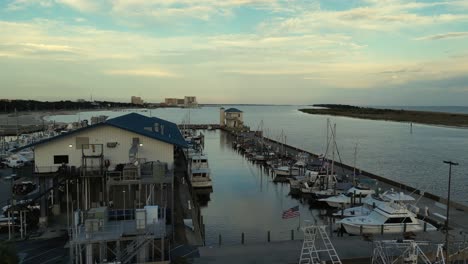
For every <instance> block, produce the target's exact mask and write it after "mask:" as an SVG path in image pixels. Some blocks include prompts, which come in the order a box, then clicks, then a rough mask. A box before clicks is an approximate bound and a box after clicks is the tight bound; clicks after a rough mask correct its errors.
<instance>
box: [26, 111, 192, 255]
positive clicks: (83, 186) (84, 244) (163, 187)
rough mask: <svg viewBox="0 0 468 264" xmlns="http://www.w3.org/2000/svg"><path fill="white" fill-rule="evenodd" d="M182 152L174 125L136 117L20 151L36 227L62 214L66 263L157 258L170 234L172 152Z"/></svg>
mask: <svg viewBox="0 0 468 264" xmlns="http://www.w3.org/2000/svg"><path fill="white" fill-rule="evenodd" d="M186 146H187V143H186V142H185V140H184V138H183V137H182V135H181V133H180V131H179V129H178V127H177V125H176V124H174V123H171V122H168V121H166V120H162V119H159V118H156V117H146V116H143V115H140V114H136V113H130V114H127V115H124V116H120V117H116V118H113V119H109V120H106V121H103V122H99V123H96V124H94V125H90V126H87V127H83V128H80V129H77V130H74V131H71V132H69V133H64V134H60V135H58V136H56V137H53V138H49V139H46V140H42V141H39V142H36V143H33V144H30V145H27V146H24V147H23V148H29V147H33V148H34V158H35V168H34V174H35V177H36V179H37V180H38V182H39V185H40V192H41V193H43V194H44V195H43V196H42V198H41V205H40V208H41V218H40V224H41V225H42V226H44V227H45V226H46V225H47V221H48V217H53V216H56V215H61V214H62V215H63V214H64V213H65V212H66V216H67V217H66V219H67V224H68V225H69V228H70V235H71V237H70V257H71V260H72V263H94V262H95V261H98V262H99V263H102V262H103V261H104V260H107V261H109V260H112V261H116V262H122V263H129V262H132V263H134V262H139V263H142V262H146V261H157V260H163V259H164V258H165V256H164V255H165V254H164V252H165V251H166V250H165V249H167V248H168V245H167V244H168V239H169V238H170V237H172V234H173V233H172V232H173V231H174V221H173V219H174V215H173V213H174V210H173V209H174V196H173V195H174V189H173V186H174V185H173V182H174V154H175V152H176V151H177V150H178V149H180V148H185V147H186ZM51 190H54V191H53V192H50V191H51ZM59 190H61V191H59ZM64 190H66V191H64ZM47 193H51V194H53V195H52V196H53V197H52V199H50V200H49V199H47V197H48V195H47ZM47 208H52V215H49V212H48V210H46V209H47Z"/></svg>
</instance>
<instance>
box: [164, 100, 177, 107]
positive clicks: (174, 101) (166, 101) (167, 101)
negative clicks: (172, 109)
mask: <svg viewBox="0 0 468 264" xmlns="http://www.w3.org/2000/svg"><path fill="white" fill-rule="evenodd" d="M164 104H165V105H167V106H177V98H166V99H164Z"/></svg>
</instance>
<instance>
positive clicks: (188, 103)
mask: <svg viewBox="0 0 468 264" xmlns="http://www.w3.org/2000/svg"><path fill="white" fill-rule="evenodd" d="M184 107H198V103H197V97H195V96H185V97H184Z"/></svg>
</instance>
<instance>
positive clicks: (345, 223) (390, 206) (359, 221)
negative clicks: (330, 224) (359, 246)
mask: <svg viewBox="0 0 468 264" xmlns="http://www.w3.org/2000/svg"><path fill="white" fill-rule="evenodd" d="M339 223H340V224H341V225H342V227H343V228H344V229H345V230H346V232H347V233H348V234H352V235H361V234H381V233H382V232H383V233H384V234H398V233H405V232H422V231H435V230H437V228H436V227H435V226H433V225H431V224H429V223H427V222H425V221H423V220H420V219H417V218H416V215H415V214H414V213H412V212H410V211H409V210H408V209H407V208H406V206H405V205H404V204H400V203H393V202H392V203H383V204H380V205H378V206H377V207H376V208H375V209H374V210H373V211H372V212H371V213H370V214H369V215H367V216H355V217H348V218H344V219H343V220H341V221H340V222H339ZM382 228H383V230H382Z"/></svg>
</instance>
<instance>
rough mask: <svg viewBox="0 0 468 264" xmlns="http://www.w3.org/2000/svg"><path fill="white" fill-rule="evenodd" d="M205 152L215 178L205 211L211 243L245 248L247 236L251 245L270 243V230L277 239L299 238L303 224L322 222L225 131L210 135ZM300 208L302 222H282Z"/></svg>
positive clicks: (207, 234) (296, 219)
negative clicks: (286, 213)
mask: <svg viewBox="0 0 468 264" xmlns="http://www.w3.org/2000/svg"><path fill="white" fill-rule="evenodd" d="M204 133H205V150H206V153H207V154H208V158H209V164H210V168H211V171H212V178H213V193H211V194H210V201H208V204H207V206H205V207H203V208H202V215H203V217H204V222H205V225H206V243H207V244H208V245H211V244H216V243H218V235H219V234H221V235H222V240H223V243H228V244H239V243H240V240H241V233H242V232H244V233H245V239H246V242H249V243H250V242H264V241H266V239H267V232H268V230H270V231H271V239H272V240H287V239H290V236H291V230H295V238H298V237H300V235H301V234H300V232H299V231H297V227H298V226H299V220H304V219H316V220H317V221H320V217H319V216H318V214H319V211H318V210H310V209H309V205H308V204H307V202H305V203H302V202H301V201H299V200H296V199H293V198H291V197H290V196H289V195H288V194H289V186H288V185H287V184H280V183H273V177H272V175H269V174H267V172H265V171H264V170H263V169H262V167H260V166H258V165H255V164H253V163H251V162H249V161H248V160H247V159H245V158H244V157H243V156H241V154H239V153H237V152H236V151H235V150H233V149H232V147H231V140H232V138H231V137H230V136H229V135H228V134H227V133H224V132H221V131H205V132H204ZM296 205H299V208H300V211H301V219H299V218H294V219H285V220H283V219H282V218H281V214H282V212H283V210H287V209H289V208H291V207H293V206H296Z"/></svg>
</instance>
